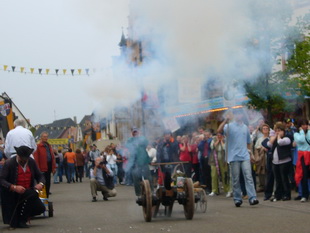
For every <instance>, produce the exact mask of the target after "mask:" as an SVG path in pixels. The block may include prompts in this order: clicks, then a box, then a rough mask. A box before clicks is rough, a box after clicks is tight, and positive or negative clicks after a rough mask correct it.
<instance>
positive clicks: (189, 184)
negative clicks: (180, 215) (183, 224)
mask: <svg viewBox="0 0 310 233" xmlns="http://www.w3.org/2000/svg"><path fill="white" fill-rule="evenodd" d="M184 192H185V197H186V201H185V204H183V207H184V214H185V218H186V219H189V220H190V219H192V218H193V216H194V208H195V207H194V206H195V199H194V186H193V181H192V179H191V178H186V179H185V182H184Z"/></svg>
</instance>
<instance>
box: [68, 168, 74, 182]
mask: <svg viewBox="0 0 310 233" xmlns="http://www.w3.org/2000/svg"><path fill="white" fill-rule="evenodd" d="M74 175H75V166H74V163H68V182H69V183H70V182H71V181H74Z"/></svg>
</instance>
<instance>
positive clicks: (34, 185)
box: [0, 146, 45, 228]
mask: <svg viewBox="0 0 310 233" xmlns="http://www.w3.org/2000/svg"><path fill="white" fill-rule="evenodd" d="M15 150H16V152H17V156H16V157H13V158H11V159H8V160H7V161H6V163H5V164H4V166H3V169H2V172H1V174H0V185H1V197H2V206H1V207H2V218H3V223H4V224H10V226H11V227H12V228H16V227H18V228H28V227H29V226H28V225H27V224H26V222H27V220H28V219H29V218H30V217H31V216H35V215H39V214H42V213H43V212H44V211H45V207H44V204H43V203H42V202H41V200H40V198H39V196H38V192H37V191H38V190H39V191H40V190H42V188H43V186H44V182H45V179H44V177H43V175H42V173H41V172H40V171H39V169H38V167H37V164H36V162H35V161H34V159H32V158H29V156H30V155H31V153H32V152H33V149H31V148H29V147H27V146H20V147H15Z"/></svg>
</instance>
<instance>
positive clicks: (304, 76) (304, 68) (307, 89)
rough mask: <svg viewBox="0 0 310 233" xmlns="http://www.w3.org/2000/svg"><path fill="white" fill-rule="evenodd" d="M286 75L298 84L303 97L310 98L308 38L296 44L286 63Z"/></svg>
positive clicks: (309, 49) (309, 46)
mask: <svg viewBox="0 0 310 233" xmlns="http://www.w3.org/2000/svg"><path fill="white" fill-rule="evenodd" d="M286 71H287V73H288V74H290V75H292V76H293V78H292V80H293V81H296V82H297V83H298V84H299V88H300V91H301V93H302V94H303V95H308V96H310V37H309V36H306V37H305V38H304V40H303V41H299V42H296V44H295V50H294V53H293V54H292V56H291V58H290V59H289V60H288V62H287V70H286Z"/></svg>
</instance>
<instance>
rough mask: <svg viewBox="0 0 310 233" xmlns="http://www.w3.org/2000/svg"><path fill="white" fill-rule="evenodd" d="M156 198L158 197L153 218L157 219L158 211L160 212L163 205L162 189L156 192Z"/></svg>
mask: <svg viewBox="0 0 310 233" xmlns="http://www.w3.org/2000/svg"><path fill="white" fill-rule="evenodd" d="M156 197H157V199H158V200H157V203H156V205H155V206H154V207H153V218H156V217H157V214H158V211H159V207H160V203H161V200H162V199H161V198H162V188H158V189H157V190H156Z"/></svg>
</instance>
